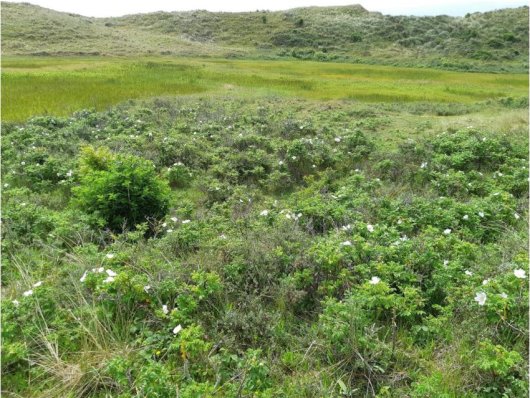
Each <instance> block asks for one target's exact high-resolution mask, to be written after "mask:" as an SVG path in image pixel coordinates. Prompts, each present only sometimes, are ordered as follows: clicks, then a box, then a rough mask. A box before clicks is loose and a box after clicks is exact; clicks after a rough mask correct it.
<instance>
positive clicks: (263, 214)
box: [259, 210, 269, 216]
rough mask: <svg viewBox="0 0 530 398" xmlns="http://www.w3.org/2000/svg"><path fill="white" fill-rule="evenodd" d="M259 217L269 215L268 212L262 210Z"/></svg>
mask: <svg viewBox="0 0 530 398" xmlns="http://www.w3.org/2000/svg"><path fill="white" fill-rule="evenodd" d="M259 215H260V216H268V215H269V211H268V210H263V211H262V212H261V213H259Z"/></svg>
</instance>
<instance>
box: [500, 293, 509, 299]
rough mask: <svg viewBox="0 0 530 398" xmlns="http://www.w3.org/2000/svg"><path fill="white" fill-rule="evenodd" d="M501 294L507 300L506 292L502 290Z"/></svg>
mask: <svg viewBox="0 0 530 398" xmlns="http://www.w3.org/2000/svg"><path fill="white" fill-rule="evenodd" d="M499 296H501V297H502V298H503V299H505V300H506V299H507V298H508V295H507V294H506V293H504V292H502V293H501V294H500V295H499Z"/></svg>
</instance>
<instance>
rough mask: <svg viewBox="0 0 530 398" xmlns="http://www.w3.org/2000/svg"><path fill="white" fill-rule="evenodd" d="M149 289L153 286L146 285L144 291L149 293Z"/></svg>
mask: <svg viewBox="0 0 530 398" xmlns="http://www.w3.org/2000/svg"><path fill="white" fill-rule="evenodd" d="M149 290H151V286H149V285H145V286H144V292H146V293H149Z"/></svg>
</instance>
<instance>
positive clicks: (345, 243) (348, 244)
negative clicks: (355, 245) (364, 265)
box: [340, 240, 351, 246]
mask: <svg viewBox="0 0 530 398" xmlns="http://www.w3.org/2000/svg"><path fill="white" fill-rule="evenodd" d="M340 245H341V246H351V242H350V241H349V240H347V241H345V242H342V243H341V244H340Z"/></svg>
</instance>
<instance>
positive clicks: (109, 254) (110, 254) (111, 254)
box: [105, 253, 114, 260]
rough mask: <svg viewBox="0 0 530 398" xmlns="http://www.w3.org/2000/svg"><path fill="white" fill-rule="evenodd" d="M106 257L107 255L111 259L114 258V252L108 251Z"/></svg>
mask: <svg viewBox="0 0 530 398" xmlns="http://www.w3.org/2000/svg"><path fill="white" fill-rule="evenodd" d="M105 257H107V258H108V259H109V260H110V259H113V258H114V254H113V253H107V255H106V256H105Z"/></svg>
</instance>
